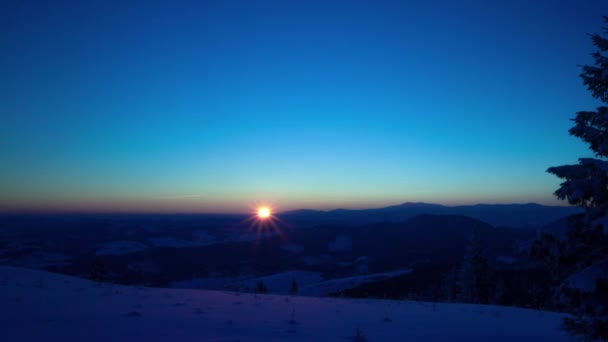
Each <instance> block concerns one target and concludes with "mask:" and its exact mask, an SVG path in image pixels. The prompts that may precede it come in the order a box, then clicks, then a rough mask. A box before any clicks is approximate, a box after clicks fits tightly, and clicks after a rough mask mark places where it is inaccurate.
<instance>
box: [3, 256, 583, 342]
mask: <svg viewBox="0 0 608 342" xmlns="http://www.w3.org/2000/svg"><path fill="white" fill-rule="evenodd" d="M0 306H1V307H2V310H0V331H1V336H2V341H104V342H106V341H134V340H137V341H352V340H354V339H353V338H354V337H355V336H356V335H357V333H359V335H361V336H365V338H366V340H367V341H569V340H571V338H569V337H568V336H567V335H566V334H565V333H564V332H562V331H561V330H560V329H559V325H560V321H561V318H562V317H563V315H561V314H557V313H551V312H543V311H535V310H527V309H517V308H507V307H497V306H483V305H463V304H433V303H424V302H412V301H383V300H353V299H351V300H348V299H335V298H313V297H290V296H279V295H253V294H238V293H231V292H218V291H207V290H184V289H161V288H144V287H128V286H119V285H110V284H105V285H100V284H96V283H93V282H90V281H87V280H83V279H78V278H73V277H68V276H64V275H59V274H53V273H47V272H43V271H36V270H28V269H20V268H13V267H0Z"/></svg>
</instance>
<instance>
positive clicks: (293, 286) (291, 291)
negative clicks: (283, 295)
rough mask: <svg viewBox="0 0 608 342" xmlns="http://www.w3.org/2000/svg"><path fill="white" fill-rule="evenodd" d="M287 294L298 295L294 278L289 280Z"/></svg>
mask: <svg viewBox="0 0 608 342" xmlns="http://www.w3.org/2000/svg"><path fill="white" fill-rule="evenodd" d="M289 293H291V294H292V295H294V296H295V295H297V294H298V283H297V282H296V279H295V278H293V279H291V286H290V288H289Z"/></svg>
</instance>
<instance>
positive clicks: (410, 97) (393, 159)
mask: <svg viewBox="0 0 608 342" xmlns="http://www.w3.org/2000/svg"><path fill="white" fill-rule="evenodd" d="M601 15H608V2H607V1H600V0H596V1H574V0H572V1H548V0H547V1H523V0H515V1H481V0H480V1H447V0H445V1H289V0H284V1H267V0H259V1H219V0H218V1H211V2H204V1H193V2H182V1H166V2H152V1H115V2H112V1H99V2H93V1H71V2H63V1H57V2H53V1H40V2H29V1H13V2H12V3H8V2H3V3H2V4H1V5H0V51H1V53H0V75H1V78H2V81H1V82H0V165H1V166H0V167H1V169H2V171H1V172H0V207H3V208H8V209H10V208H13V209H15V208H21V209H23V208H34V209H53V208H54V209H73V210H76V209H87V210H133V211H140V210H158V211H218V210H219V211H243V210H247V208H248V207H249V206H251V205H252V204H254V203H261V202H269V203H272V204H273V205H275V206H277V207H279V208H280V209H291V208H297V207H313V208H330V207H362V206H380V205H384V204H392V203H398V202H404V201H427V202H437V203H444V204H459V203H475V202H492V203H497V202H530V201H537V202H541V203H551V204H555V203H557V202H556V201H555V200H554V199H553V196H552V192H553V191H554V190H555V189H556V188H557V185H558V184H559V180H558V179H557V178H555V177H553V176H551V175H550V174H547V173H546V172H545V170H546V169H547V168H548V167H549V166H554V165H559V164H565V163H574V162H576V158H578V157H580V156H586V155H589V152H588V151H587V150H586V147H585V145H583V144H582V143H580V142H579V141H577V140H576V139H575V138H572V137H569V136H568V134H567V130H568V128H569V127H570V126H571V122H570V121H569V119H570V118H572V117H573V116H574V113H575V112H576V111H579V110H588V109H593V108H595V107H596V106H597V105H598V103H597V101H595V100H593V99H592V98H591V96H590V95H589V93H588V92H587V91H586V90H585V88H584V87H583V85H582V83H581V81H580V79H579V78H578V74H579V72H580V68H579V66H578V65H580V64H586V63H591V61H592V60H591V58H590V56H589V54H590V53H591V52H592V51H593V46H592V44H591V41H590V39H589V37H588V36H587V34H588V33H595V32H598V33H599V32H601V30H602V25H603V24H604V23H603V20H602V18H601Z"/></svg>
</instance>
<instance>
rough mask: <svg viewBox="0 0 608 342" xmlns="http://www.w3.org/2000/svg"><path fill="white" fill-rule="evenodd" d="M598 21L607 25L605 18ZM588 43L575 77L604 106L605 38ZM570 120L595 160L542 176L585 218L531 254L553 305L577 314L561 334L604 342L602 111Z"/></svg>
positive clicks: (607, 180) (607, 221)
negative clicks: (550, 287) (547, 280)
mask: <svg viewBox="0 0 608 342" xmlns="http://www.w3.org/2000/svg"><path fill="white" fill-rule="evenodd" d="M604 19H605V21H606V22H607V23H608V17H604ZM605 33H608V29H605ZM591 38H592V40H593V43H594V45H595V46H596V48H597V51H596V52H594V53H593V54H592V56H593V59H594V60H595V63H594V65H593V66H588V65H585V66H583V67H582V69H583V71H582V73H581V75H580V76H581V78H582V79H583V83H584V84H585V85H586V86H587V88H588V90H589V91H591V93H592V95H593V97H595V98H596V99H598V100H600V101H602V102H603V103H605V104H608V56H606V54H607V53H608V39H606V38H603V37H602V36H600V35H598V34H594V35H592V36H591ZM573 121H574V127H572V128H571V129H570V131H569V132H570V135H573V136H575V137H577V138H580V139H581V140H583V141H584V142H585V143H587V144H588V145H589V147H590V148H591V150H592V151H593V152H594V154H595V158H580V159H579V162H578V164H575V165H563V166H557V167H551V168H549V169H548V170H547V171H548V172H549V173H552V174H554V175H556V176H557V177H559V178H561V179H564V182H563V183H561V184H560V187H559V189H557V191H555V195H556V196H557V197H558V198H559V199H562V200H567V201H568V203H570V204H572V205H577V206H580V207H582V208H583V209H584V210H585V213H584V215H583V216H582V217H581V218H580V219H579V220H571V222H573V223H574V224H572V225H571V227H570V229H569V231H568V233H567V236H566V237H565V239H559V238H556V237H552V236H548V235H545V236H543V237H542V238H541V239H540V240H538V241H537V242H536V243H535V248H534V249H533V252H534V253H535V254H536V255H540V256H541V257H542V258H544V259H545V260H548V261H549V264H550V266H551V271H552V274H553V276H554V280H555V283H556V286H555V289H554V295H555V298H556V301H557V304H558V305H561V306H562V307H564V308H565V309H567V310H568V311H570V312H572V313H575V314H577V318H575V319H567V320H566V327H567V329H569V330H570V331H572V332H575V333H577V334H582V335H585V336H586V337H587V338H591V339H608V300H607V297H608V296H607V295H606V293H607V292H603V291H606V290H607V289H608V286H606V285H607V284H608V160H607V159H608V107H606V106H602V107H599V108H597V110H596V111H581V112H578V113H576V117H575V118H574V119H573ZM582 284H588V285H586V286H581V285H582ZM589 284H590V285H589Z"/></svg>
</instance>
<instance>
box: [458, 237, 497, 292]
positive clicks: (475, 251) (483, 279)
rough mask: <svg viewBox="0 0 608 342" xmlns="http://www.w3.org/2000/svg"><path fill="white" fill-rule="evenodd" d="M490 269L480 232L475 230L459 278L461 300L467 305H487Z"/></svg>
mask: <svg viewBox="0 0 608 342" xmlns="http://www.w3.org/2000/svg"><path fill="white" fill-rule="evenodd" d="M489 273H490V268H489V266H488V260H487V259H486V257H485V256H484V255H483V251H482V248H481V241H480V240H479V231H478V230H477V227H474V228H473V231H472V232H471V236H470V238H469V243H468V246H467V250H466V252H465V255H464V259H463V261H462V267H461V268H460V274H459V278H458V288H459V290H460V293H459V299H460V300H461V301H463V302H465V303H487V302H488V296H489V293H488V292H489V291H488V285H489V281H488V280H489Z"/></svg>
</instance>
